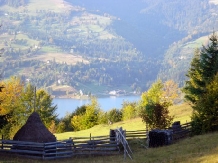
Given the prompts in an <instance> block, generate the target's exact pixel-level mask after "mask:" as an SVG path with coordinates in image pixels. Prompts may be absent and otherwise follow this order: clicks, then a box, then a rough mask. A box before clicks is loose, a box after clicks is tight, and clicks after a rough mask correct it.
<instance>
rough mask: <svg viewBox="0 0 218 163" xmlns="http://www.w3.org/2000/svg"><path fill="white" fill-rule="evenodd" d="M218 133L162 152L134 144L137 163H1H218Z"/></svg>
mask: <svg viewBox="0 0 218 163" xmlns="http://www.w3.org/2000/svg"><path fill="white" fill-rule="evenodd" d="M217 137H218V133H217V132H216V133H210V134H206V135H200V136H195V137H191V138H187V139H184V140H180V141H179V142H177V143H175V144H172V145H169V146H164V147H160V148H148V149H145V148H142V146H141V144H145V142H144V141H143V140H136V139H135V140H131V141H129V145H130V147H131V149H132V151H133V160H130V158H126V159H125V160H124V157H123V154H122V153H121V154H120V155H116V156H98V157H92V156H86V157H72V158H68V159H57V160H50V161H46V160H44V161H42V160H31V159H25V158H22V157H16V156H13V157H12V156H11V155H2V154H1V155H0V163H3V162H12V163H18V162H20V163H26V162H31V163H41V162H43V163H51V162H52V163H53V162H54V163H61V162H65V163H71V162H76V163H111V162H113V163H118V162H125V163H217V162H218V141H217Z"/></svg>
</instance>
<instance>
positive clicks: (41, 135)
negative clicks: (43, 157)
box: [13, 112, 56, 143]
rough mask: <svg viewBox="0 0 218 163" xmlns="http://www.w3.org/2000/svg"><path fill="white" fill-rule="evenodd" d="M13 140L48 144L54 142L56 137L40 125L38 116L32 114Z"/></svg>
mask: <svg viewBox="0 0 218 163" xmlns="http://www.w3.org/2000/svg"><path fill="white" fill-rule="evenodd" d="M13 140H17V141H28V142H38V143H48V142H56V137H55V136H54V135H53V134H52V133H51V132H50V131H49V130H48V129H47V128H46V127H45V125H44V124H43V123H42V121H41V119H40V116H39V114H38V113H36V112H33V113H32V114H31V115H30V116H29V118H28V120H27V122H26V124H25V125H24V126H22V127H21V129H20V130H18V132H17V133H16V134H15V136H14V138H13Z"/></svg>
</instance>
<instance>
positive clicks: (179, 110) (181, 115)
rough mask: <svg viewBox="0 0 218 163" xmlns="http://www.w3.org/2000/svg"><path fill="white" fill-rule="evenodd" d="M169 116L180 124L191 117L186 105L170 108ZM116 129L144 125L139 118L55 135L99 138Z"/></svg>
mask: <svg viewBox="0 0 218 163" xmlns="http://www.w3.org/2000/svg"><path fill="white" fill-rule="evenodd" d="M169 111H170V114H171V115H172V116H174V121H181V123H185V122H189V121H190V115H191V111H192V109H191V107H190V106H189V105H188V104H181V105H176V106H172V107H170V108H169ZM117 127H123V129H125V130H127V131H132V130H143V129H145V124H144V123H143V122H142V119H141V118H136V119H132V120H128V121H124V122H118V123H115V124H112V125H97V126H94V127H93V128H90V129H88V130H83V131H78V132H65V133H61V134H56V137H57V139H58V140H63V139H68V138H69V137H77V136H85V137H86V136H87V137H88V136H89V135H90V133H91V134H92V136H101V135H108V134H109V132H110V129H116V128H117Z"/></svg>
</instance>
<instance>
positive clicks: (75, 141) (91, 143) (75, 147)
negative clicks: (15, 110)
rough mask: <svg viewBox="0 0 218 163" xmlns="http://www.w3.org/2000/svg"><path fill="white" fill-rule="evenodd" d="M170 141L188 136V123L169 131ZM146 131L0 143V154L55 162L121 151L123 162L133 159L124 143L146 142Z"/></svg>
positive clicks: (189, 130)
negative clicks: (136, 140)
mask: <svg viewBox="0 0 218 163" xmlns="http://www.w3.org/2000/svg"><path fill="white" fill-rule="evenodd" d="M169 130H173V132H172V139H173V141H176V140H179V139H181V138H184V137H186V136H189V135H190V132H191V123H185V124H182V125H180V128H176V129H172V128H169ZM147 134H148V131H147V130H138V131H125V130H122V128H119V129H116V130H115V134H114V135H113V134H112V135H109V136H108V135H107V136H98V137H92V136H91V134H90V136H89V137H72V138H69V139H67V140H63V141H57V142H50V143H35V142H25V141H13V140H3V139H1V140H0V152H7V153H16V154H18V155H22V156H25V157H30V158H36V159H57V158H66V157H72V156H76V155H116V154H121V153H122V152H123V151H124V158H126V156H129V157H130V158H131V159H132V151H131V149H130V147H129V145H128V141H127V140H126V139H135V138H140V139H146V138H147Z"/></svg>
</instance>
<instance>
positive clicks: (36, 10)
mask: <svg viewBox="0 0 218 163" xmlns="http://www.w3.org/2000/svg"><path fill="white" fill-rule="evenodd" d="M199 2H200V3H199ZM216 4H217V1H212V0H211V1H208V0H203V1H202V0H201V1H200V0H193V1H191V2H190V1H188V0H185V1H180V0H176V1H173V2H171V1H167V0H158V1H156V2H155V3H153V1H151V0H147V1H142V0H136V1H131V0H126V1H124V0H120V1H115V0H111V1H109V0H106V1H100V0H94V1H83V0H82V1H78V0H67V1H64V0H49V1H46V2H45V1H42V0H38V1H37V0H29V1H25V0H24V1H21V0H15V1H12V0H6V1H1V2H0V18H1V24H2V27H1V29H0V40H1V41H0V47H3V48H4V53H3V54H2V57H1V60H0V61H1V74H2V76H3V78H4V79H6V78H8V77H9V76H11V75H16V76H20V77H21V78H22V80H24V81H26V82H29V81H30V82H31V83H32V84H34V85H36V86H37V87H38V88H39V87H43V88H45V89H47V90H48V91H49V93H50V94H52V95H54V96H56V97H72V96H73V97H74V96H78V95H80V94H79V92H80V90H82V92H83V93H84V94H94V95H97V96H101V95H108V93H109V92H110V91H112V90H116V89H117V90H125V91H126V92H127V94H132V93H140V92H142V91H145V90H147V88H148V87H149V86H150V84H151V83H152V82H153V81H154V80H155V79H156V78H157V76H159V77H161V78H162V79H164V80H167V79H174V80H175V81H177V82H178V83H179V84H180V86H182V85H183V83H184V74H185V73H186V71H187V68H188V66H189V63H190V59H191V56H192V54H193V51H194V49H195V48H196V47H199V46H200V43H197V44H193V42H199V40H201V39H200V38H201V37H203V38H204V37H207V36H208V35H209V34H210V33H211V32H212V31H213V30H215V31H216V27H217V25H218V24H217V21H216V19H217V16H218V15H217V13H216V11H217V7H218V6H217V5H216ZM200 42H201V41H200ZM189 44H190V45H191V46H189ZM61 88H63V89H61ZM66 88H69V90H66Z"/></svg>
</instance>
